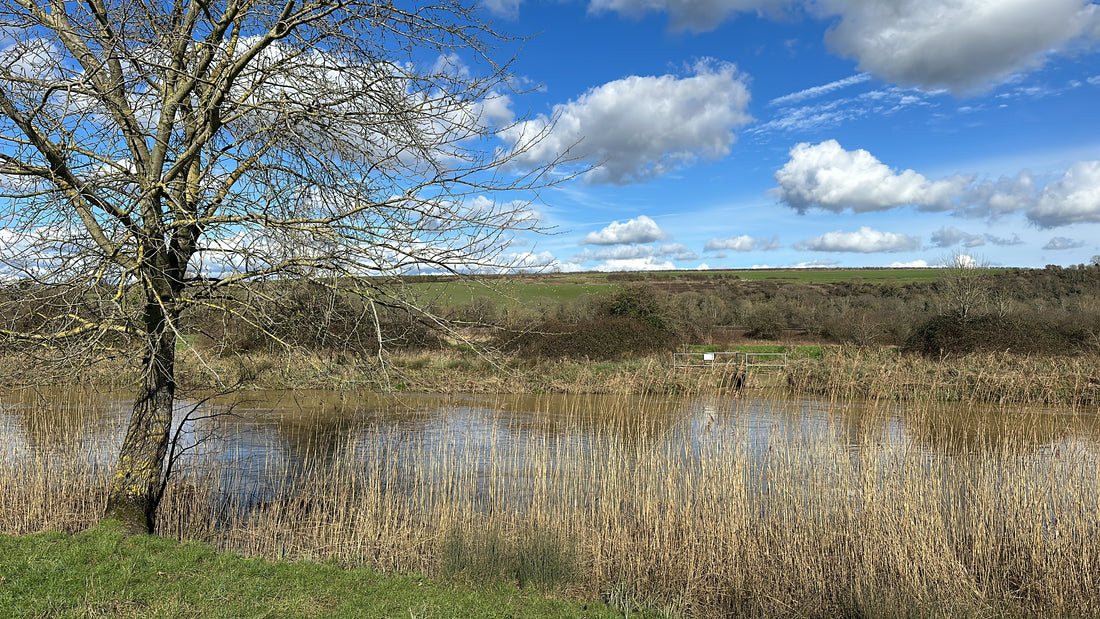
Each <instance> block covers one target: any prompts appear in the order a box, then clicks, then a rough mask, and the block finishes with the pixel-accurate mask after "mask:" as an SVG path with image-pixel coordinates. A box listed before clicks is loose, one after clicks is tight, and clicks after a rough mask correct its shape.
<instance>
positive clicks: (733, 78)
mask: <svg viewBox="0 0 1100 619" xmlns="http://www.w3.org/2000/svg"><path fill="white" fill-rule="evenodd" d="M748 103H749V90H748V86H747V85H746V84H745V81H744V79H743V78H742V76H741V75H740V74H739V73H738V71H737V68H736V67H735V66H734V65H732V64H729V63H724V62H717V61H714V60H701V61H699V62H697V63H696V64H695V65H694V67H692V75H689V76H686V77H682V76H676V75H662V76H659V77H639V76H631V77H627V78H624V79H621V80H616V81H613V82H609V83H607V84H604V85H602V86H598V87H596V88H593V89H591V90H589V91H588V92H586V93H584V94H583V95H581V96H580V97H579V98H577V99H575V100H573V101H570V102H568V103H565V104H562V105H556V106H554V111H553V114H552V115H551V116H552V117H553V118H554V119H556V120H555V122H554V124H553V126H552V128H550V129H549V133H548V134H547V135H545V136H543V137H542V139H541V140H538V141H537V142H536V143H535V144H533V145H532V146H531V147H530V148H528V149H527V150H526V151H525V152H523V153H521V155H520V156H519V157H518V160H517V163H519V164H528V165H531V164H546V163H550V162H553V161H555V160H557V159H558V157H559V156H560V154H561V153H566V152H567V153H568V155H567V156H568V157H569V158H572V159H573V160H574V161H576V162H577V163H580V164H583V165H587V166H592V169H591V170H589V171H588V172H587V173H586V174H585V175H584V178H585V180H586V181H588V182H592V183H612V184H619V185H622V184H628V183H634V182H639V181H644V180H648V179H651V178H656V177H658V176H661V175H663V174H666V173H667V172H669V171H671V170H675V169H677V168H680V167H683V166H686V165H690V164H692V163H694V162H696V161H697V160H699V159H701V158H702V159H718V158H720V157H724V156H725V155H727V154H728V153H729V151H730V147H731V146H732V145H733V143H734V141H735V140H736V136H735V135H734V133H733V131H734V129H736V128H737V127H740V126H742V125H744V124H746V123H747V122H749V121H750V120H751V117H750V116H749V115H748V113H747V112H746V111H745V110H746V108H747V107H748ZM550 123H551V120H550V119H549V118H547V117H538V118H535V119H532V120H529V121H526V122H522V123H519V124H517V125H515V126H514V127H511V128H509V129H507V130H505V131H503V132H501V137H502V138H503V139H504V140H505V141H507V142H509V143H511V144H521V143H523V142H524V141H525V140H530V139H531V137H532V136H535V135H539V134H540V133H542V132H545V131H547V127H550Z"/></svg>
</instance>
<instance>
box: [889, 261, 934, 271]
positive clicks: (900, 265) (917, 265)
mask: <svg viewBox="0 0 1100 619" xmlns="http://www.w3.org/2000/svg"><path fill="white" fill-rule="evenodd" d="M927 267H928V261H927V260H912V261H910V262H892V263H890V268H891V269H924V268H927Z"/></svg>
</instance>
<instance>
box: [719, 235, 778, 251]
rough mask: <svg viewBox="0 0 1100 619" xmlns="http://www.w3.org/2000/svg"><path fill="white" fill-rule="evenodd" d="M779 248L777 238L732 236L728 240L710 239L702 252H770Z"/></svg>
mask: <svg viewBox="0 0 1100 619" xmlns="http://www.w3.org/2000/svg"><path fill="white" fill-rule="evenodd" d="M778 246H779V239H778V238H777V237H771V238H753V237H751V236H749V235H747V234H742V235H741V236H732V237H730V238H728V239H710V240H709V241H707V243H706V245H705V246H704V247H703V251H711V252H713V251H722V250H727V249H728V250H732V251H740V252H749V251H753V250H770V249H775V248H776V247H778Z"/></svg>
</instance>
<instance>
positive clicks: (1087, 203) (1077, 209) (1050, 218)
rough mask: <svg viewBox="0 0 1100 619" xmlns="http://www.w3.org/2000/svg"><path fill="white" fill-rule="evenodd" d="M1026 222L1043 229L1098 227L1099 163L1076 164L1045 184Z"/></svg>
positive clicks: (1099, 211) (1099, 207)
mask: <svg viewBox="0 0 1100 619" xmlns="http://www.w3.org/2000/svg"><path fill="white" fill-rule="evenodd" d="M1027 218H1028V219H1030V220H1031V221H1032V222H1034V223H1035V224H1037V225H1039V226H1040V227H1043V228H1053V227H1056V226H1066V225H1069V224H1074V223H1100V161H1080V162H1078V163H1075V164H1073V165H1072V166H1070V168H1069V169H1068V170H1066V173H1065V175H1064V176H1062V178H1060V179H1058V180H1056V181H1053V182H1051V183H1048V184H1047V186H1046V187H1044V188H1043V191H1042V193H1041V194H1040V195H1039V198H1038V201H1037V202H1036V203H1035V205H1034V206H1033V207H1032V208H1030V209H1029V210H1028V212H1027Z"/></svg>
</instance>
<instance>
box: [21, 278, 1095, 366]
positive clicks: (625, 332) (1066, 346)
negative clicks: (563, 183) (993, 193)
mask: <svg viewBox="0 0 1100 619" xmlns="http://www.w3.org/2000/svg"><path fill="white" fill-rule="evenodd" d="M522 277H526V278H527V280H531V279H532V277H531V276H522ZM498 280H500V278H498ZM537 280H538V281H540V282H542V281H545V284H546V287H547V288H546V289H547V295H546V296H545V297H539V296H537V295H536V296H535V297H534V298H531V299H528V300H527V301H525V302H523V303H519V304H517V303H514V302H511V301H510V300H509V299H507V298H506V297H504V296H499V295H496V296H494V295H490V294H484V295H480V296H475V297H473V299H472V300H471V301H468V302H465V303H461V304H457V305H455V304H449V305H448V304H442V302H440V301H439V300H438V298H442V295H440V296H439V297H438V298H437V301H436V304H435V305H433V304H432V303H430V302H425V301H424V300H423V299H419V300H417V299H409V304H410V305H419V306H421V307H422V309H424V310H425V311H424V312H410V311H408V305H406V304H404V303H402V302H398V303H394V302H384V301H383V300H382V299H391V300H392V299H399V298H400V297H399V295H394V294H392V293H393V290H389V291H388V292H389V293H391V294H388V295H375V296H371V295H351V294H347V293H346V292H345V291H342V288H343V287H342V286H332V285H323V284H322V283H318V282H299V283H291V282H272V283H269V284H267V285H266V288H258V289H256V290H253V291H252V293H251V295H252V296H250V297H249V298H239V299H234V298H228V299H220V300H218V305H219V307H204V306H197V307H196V308H195V309H194V310H193V311H191V312H189V313H187V314H186V321H185V323H184V324H183V325H182V328H181V334H182V335H184V337H185V339H186V342H187V344H189V345H195V346H198V347H200V348H201V349H203V350H207V351H211V352H215V353H220V354H240V353H252V352H276V351H279V350H286V349H287V348H298V349H304V350H309V351H312V352H317V353H321V354H329V355H333V356H341V357H344V358H348V359H351V360H353V359H354V358H356V357H364V356H376V355H377V354H378V352H379V350H386V351H398V352H400V351H424V350H439V349H443V348H446V347H448V346H454V345H456V343H458V344H459V345H461V344H462V340H463V339H465V340H467V341H472V342H475V343H477V344H479V345H485V346H490V347H493V348H496V349H498V350H503V351H505V352H508V353H511V354H514V355H519V356H523V357H532V358H536V357H537V358H562V357H567V358H582V359H583V358H588V359H593V360H603V359H619V358H623V357H627V356H634V355H641V354H648V353H654V352H662V351H674V350H677V349H679V348H680V347H682V346H684V345H686V344H713V345H730V344H736V343H742V342H744V340H746V339H748V340H750V341H760V342H789V341H792V340H801V341H806V342H816V343H833V344H854V345H857V346H868V345H888V346H898V347H901V348H902V349H903V350H906V351H910V352H914V353H918V354H922V355H926V356H930V357H942V356H945V355H960V354H966V353H971V352H1004V351H1008V352H1015V353H1021V354H1043V355H1078V354H1096V353H1100V265H1090V266H1085V265H1080V266H1076V267H1069V268H1062V267H1056V266H1048V267H1046V268H1044V269H971V268H948V269H944V270H943V272H942V274H941V275H940V276H939V277H938V278H936V279H914V280H912V281H906V280H904V279H902V278H898V279H896V280H883V281H861V280H858V279H853V280H851V281H841V282H821V281H813V280H811V279H808V280H804V281H782V282H777V281H767V280H764V281H754V280H745V279H740V278H738V277H737V276H736V275H731V274H719V275H713V274H712V275H705V274H699V273H684V274H679V273H676V274H669V273H663V274H660V275H649V274H642V273H629V274H617V275H608V276H606V280H605V281H606V282H607V284H608V285H607V286H605V287H603V289H604V290H606V292H604V293H599V294H597V293H593V294H587V295H582V296H580V297H576V298H571V299H569V300H562V297H563V295H560V294H558V296H557V297H555V292H554V290H555V288H554V287H555V286H558V287H560V286H564V285H566V284H562V283H555V281H554V276H553V275H547V276H542V277H540V278H537ZM504 281H507V280H506V278H505V280H504ZM378 285H386V286H402V285H404V283H403V282H398V281H387V282H381V283H379V284H378ZM86 292H87V291H83V292H82V291H64V292H63V293H59V292H57V291H47V290H40V289H36V288H34V287H29V286H26V285H9V286H3V287H0V300H2V301H4V302H3V303H0V309H3V311H2V312H0V314H2V315H0V320H3V323H4V328H5V329H9V330H11V329H16V330H23V331H27V332H32V333H35V332H42V333H45V332H46V331H48V330H49V329H47V327H50V328H54V327H56V325H46V324H41V323H39V321H40V320H41V318H39V317H40V316H43V315H46V313H45V312H42V311H41V307H40V306H41V305H44V304H56V303H59V302H61V301H64V302H65V303H66V304H68V305H69V306H70V307H72V308H74V310H73V312H74V315H76V316H77V318H75V319H73V320H74V322H76V323H77V324H79V323H80V322H81V321H86V322H87V321H93V320H94V319H95V317H96V316H95V314H96V311H97V307H96V303H100V302H101V301H99V300H98V298H97V296H96V295H90V294H86ZM62 296H63V297H66V298H64V299H61V297H62ZM68 297H73V298H68ZM372 298H377V299H378V302H373V303H372V302H370V299H372ZM442 326H445V327H449V328H450V329H451V331H450V333H448V331H447V329H446V328H444V329H441V328H440V327H442ZM100 337H101V340H100V342H99V343H100V344H111V342H112V339H113V338H111V337H110V334H109V333H107V335H105V336H104V335H102V334H101V336H100ZM2 339H3V338H0V340H2ZM3 345H8V346H16V345H18V343H17V342H14V341H12V340H7V341H6V342H5V341H0V346H3Z"/></svg>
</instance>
